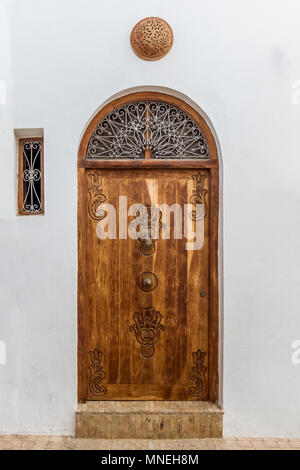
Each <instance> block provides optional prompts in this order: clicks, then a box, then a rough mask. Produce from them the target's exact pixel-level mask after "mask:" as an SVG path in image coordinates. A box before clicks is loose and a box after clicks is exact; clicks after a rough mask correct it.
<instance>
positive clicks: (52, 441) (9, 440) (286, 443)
mask: <svg viewBox="0 0 300 470" xmlns="http://www.w3.org/2000/svg"><path fill="white" fill-rule="evenodd" d="M73 449H74V450H89V449H91V450H131V449H132V450H134V449H137V450H138V449H139V450H164V449H165V450H300V439H295V438H291V439H277V438H272V439H271V438H267V439H263V438H245V437H243V438H225V439H177V440H168V439H161V440H150V439H147V440H146V439H113V440H112V439H75V438H73V437H63V436H62V437H60V436H0V450H73Z"/></svg>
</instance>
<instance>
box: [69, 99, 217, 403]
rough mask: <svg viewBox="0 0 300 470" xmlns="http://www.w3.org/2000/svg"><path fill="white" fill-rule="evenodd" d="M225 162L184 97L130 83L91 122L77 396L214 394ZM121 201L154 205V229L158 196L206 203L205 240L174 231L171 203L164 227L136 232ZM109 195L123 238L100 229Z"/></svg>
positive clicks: (82, 206)
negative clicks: (199, 242)
mask: <svg viewBox="0 0 300 470" xmlns="http://www.w3.org/2000/svg"><path fill="white" fill-rule="evenodd" d="M218 174H219V170H218V158H217V149H216V144H215V141H214V138H213V136H212V133H211V131H210V129H209V127H208V125H207V123H206V122H205V120H204V119H203V118H202V117H201V116H200V115H199V114H198V113H197V112H196V111H195V109H193V108H192V107H191V106H189V105H188V104H186V103H185V102H184V101H182V100H181V99H179V98H175V97H173V96H170V95H168V94H162V93H154V92H139V93H134V94H129V95H127V96H125V97H123V98H120V99H117V100H115V101H113V102H111V103H109V104H108V105H106V106H105V107H104V108H103V109H101V111H100V112H99V113H98V114H97V115H96V116H95V117H94V118H93V120H92V121H91V122H90V124H89V126H88V128H87V130H86V132H85V134H84V136H83V138H82V141H81V145H80V149H79V161H78V192H79V206H78V234H79V241H78V340H79V341H78V385H79V387H78V392H79V401H86V400H210V401H213V402H216V401H217V399H218V195H219V189H218ZM120 196H122V198H123V199H122V198H121V199H120ZM124 201H126V208H128V207H130V206H131V205H134V204H138V205H139V204H142V205H144V206H145V207H146V208H147V211H149V213H148V212H147V214H146V216H145V214H144V215H143V217H144V218H142V220H143V222H142V223H140V226H139V228H140V229H141V228H142V229H144V230H145V229H146V231H147V229H148V226H149V220H152V219H151V215H150V214H151V211H150V210H151V209H152V208H157V205H162V204H165V205H168V206H172V205H173V204H177V205H180V206H181V207H182V208H183V207H184V205H185V204H191V205H194V206H195V207H196V204H202V206H201V207H202V210H203V212H202V215H201V217H202V220H203V225H202V228H203V230H204V242H203V246H201V247H200V249H196V250H192V251H191V250H187V249H186V242H187V240H185V239H184V237H183V238H181V239H180V238H178V237H177V238H176V239H174V235H173V232H174V228H175V227H174V225H175V223H174V221H175V217H173V216H172V215H171V218H170V232H171V238H170V239H168V238H163V237H162V236H161V231H162V224H161V222H160V221H161V212H160V211H159V210H158V212H157V219H156V220H158V221H159V222H158V239H155V237H152V238H151V236H152V234H151V235H149V237H147V236H146V237H142V236H140V237H139V238H138V239H132V238H129V237H128V233H127V231H126V230H124V228H122V230H121V229H120V225H121V218H122V217H124V211H125V206H124ZM104 203H105V204H110V205H111V206H113V207H114V208H115V212H116V219H115V220H116V223H115V227H113V231H114V230H115V236H116V238H115V239H110V238H106V239H99V223H101V222H102V221H103V220H104V218H105V216H107V214H108V212H107V210H108V209H107V206H103V204H104ZM101 204H102V206H101ZM121 206H122V207H121ZM103 207H104V209H103ZM121 209H122V210H123V212H122V210H121ZM153 211H154V212H155V209H153ZM121 213H122V214H123V215H120V214H121ZM125 213H126V211H125ZM183 213H184V211H183ZM136 214H138V215H141V214H140V212H136ZM193 215H195V213H193V214H192V219H193ZM148 216H149V217H148ZM145 217H146V218H145ZM152 217H153V213H152ZM125 218H126V216H125ZM135 218H136V215H135V216H129V217H128V223H129V222H130V221H131V222H132V221H134V219H135ZM154 218H155V217H154ZM122 220H123V222H124V219H122ZM195 221H196V217H195V218H194V222H195ZM123 222H122V223H123ZM143 224H144V226H143ZM182 224H184V222H182ZM176 227H177V228H178V225H177V226H176ZM182 230H183V225H182ZM149 233H150V232H149Z"/></svg>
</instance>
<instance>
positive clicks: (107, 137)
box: [87, 101, 210, 160]
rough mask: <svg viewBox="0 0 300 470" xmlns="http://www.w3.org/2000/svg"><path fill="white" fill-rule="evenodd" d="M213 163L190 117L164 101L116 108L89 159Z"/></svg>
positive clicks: (103, 125) (100, 130) (97, 132)
mask: <svg viewBox="0 0 300 470" xmlns="http://www.w3.org/2000/svg"><path fill="white" fill-rule="evenodd" d="M146 150H150V154H151V158H156V159H164V158H166V159H201V160H207V159H209V157H210V156H209V149H208V144H207V141H206V138H205V136H204V134H203V132H202V131H201V129H200V127H199V126H198V125H197V124H196V122H195V121H193V120H192V119H191V118H190V117H189V116H188V115H187V114H186V113H184V112H183V111H182V110H181V109H179V108H177V107H176V106H173V105H171V104H168V103H164V102H162V101H142V102H140V101H139V102H133V103H130V104H126V105H123V106H121V107H119V108H116V109H115V110H114V111H112V112H111V113H110V114H108V115H107V116H106V117H105V118H104V119H103V120H102V121H101V122H100V123H99V124H98V126H97V127H96V129H95V131H94V133H93V135H92V137H91V139H90V142H89V145H88V150H87V158H88V159H101V158H103V159H119V158H123V159H143V158H145V151H146Z"/></svg>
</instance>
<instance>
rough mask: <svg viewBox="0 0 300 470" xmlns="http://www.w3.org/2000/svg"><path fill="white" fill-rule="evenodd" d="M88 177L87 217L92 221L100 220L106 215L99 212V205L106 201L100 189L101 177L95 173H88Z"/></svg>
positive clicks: (102, 211) (103, 212) (101, 211)
mask: <svg viewBox="0 0 300 470" xmlns="http://www.w3.org/2000/svg"><path fill="white" fill-rule="evenodd" d="M89 177H90V179H91V186H90V187H89V189H88V191H89V195H90V200H89V205H88V211H89V215H90V217H91V218H92V219H94V220H102V219H104V217H105V215H106V212H105V211H104V210H99V205H100V204H103V203H104V202H105V201H106V196H105V195H104V194H103V191H102V188H101V185H102V177H101V174H100V173H97V172H96V171H95V172H94V173H89Z"/></svg>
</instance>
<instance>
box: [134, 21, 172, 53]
mask: <svg viewBox="0 0 300 470" xmlns="http://www.w3.org/2000/svg"><path fill="white" fill-rule="evenodd" d="M130 43H131V47H132V49H133V50H134V52H135V53H136V55H138V56H139V57H141V59H144V60H158V59H161V58H162V57H164V56H165V55H166V54H167V53H168V52H169V50H170V49H171V47H172V45H173V31H172V29H171V26H170V25H169V24H168V23H167V22H166V21H165V20H163V19H161V18H158V17H156V16H150V17H149V18H144V19H143V20H141V21H139V22H138V23H137V24H136V25H135V26H134V28H133V30H132V32H131V36H130Z"/></svg>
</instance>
